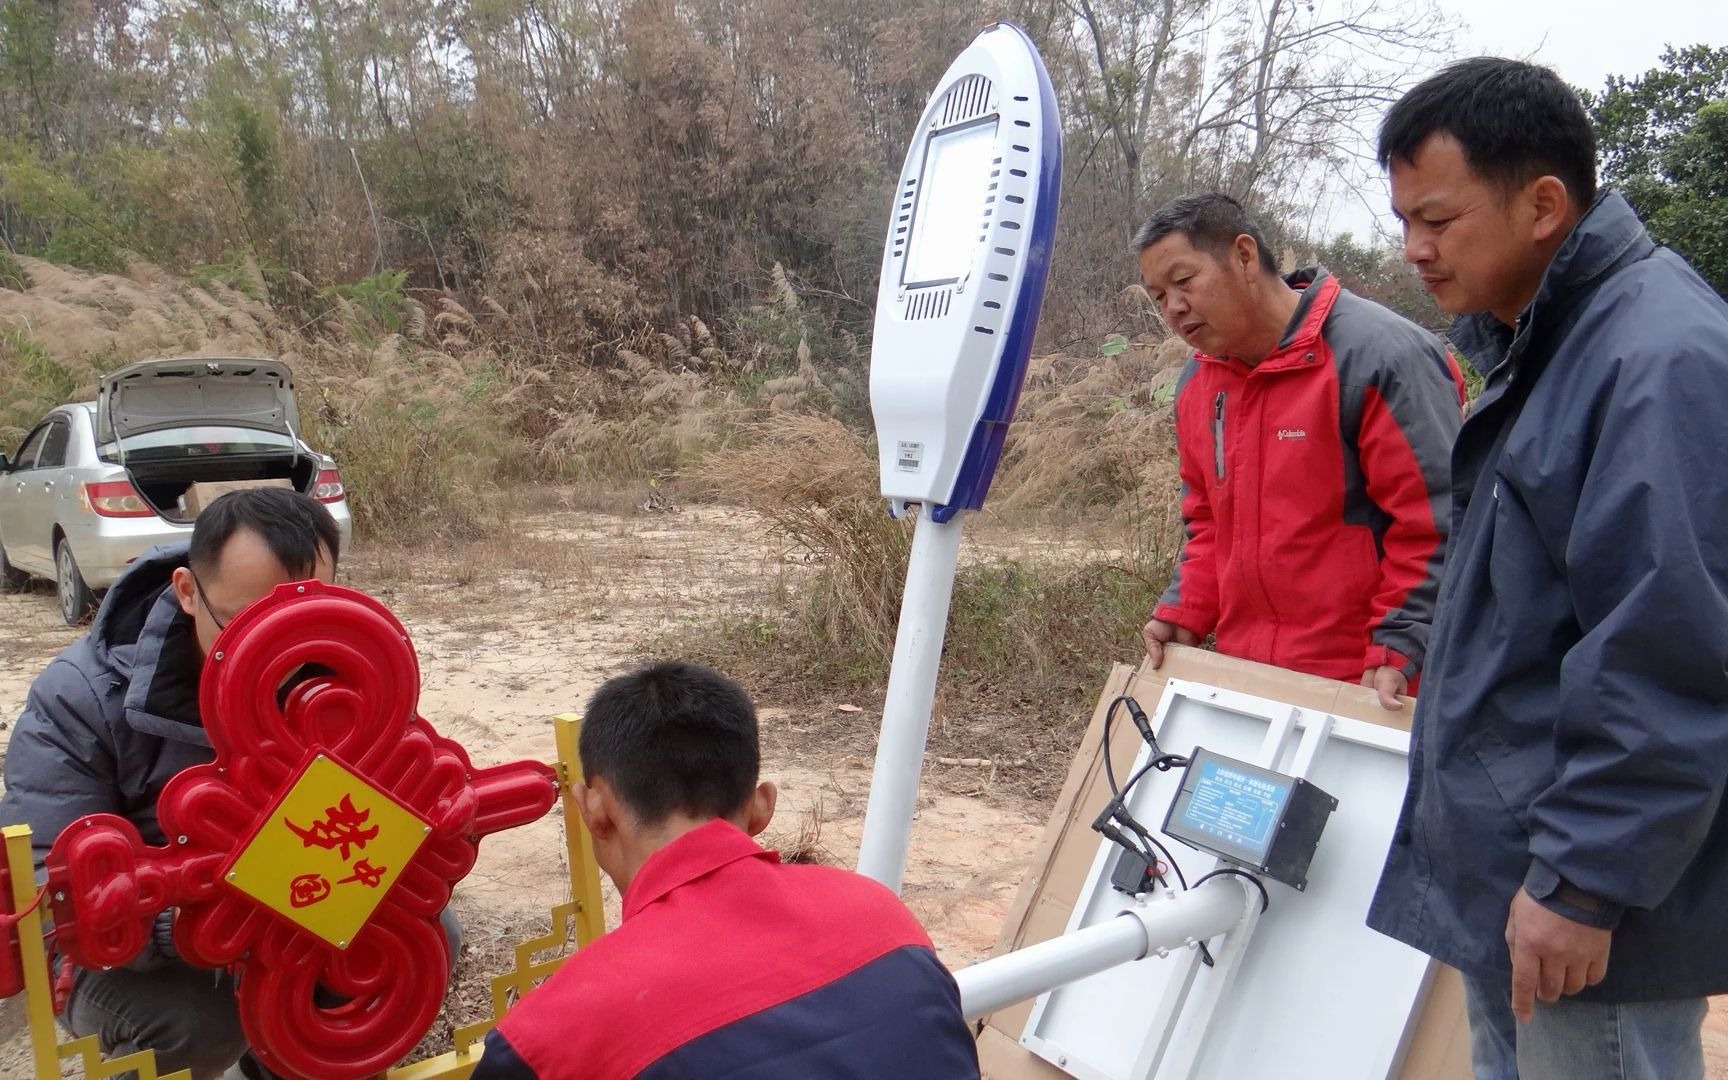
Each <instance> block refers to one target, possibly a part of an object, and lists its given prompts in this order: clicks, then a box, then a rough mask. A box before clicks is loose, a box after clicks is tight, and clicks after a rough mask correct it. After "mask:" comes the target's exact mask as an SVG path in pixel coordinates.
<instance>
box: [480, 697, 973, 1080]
mask: <svg viewBox="0 0 1728 1080" xmlns="http://www.w3.org/2000/svg"><path fill="white" fill-rule="evenodd" d="M578 750H579V752H580V754H581V757H582V771H583V775H584V777H585V780H586V783H585V784H584V785H583V786H582V787H581V788H579V789H578V790H577V795H578V796H579V803H578V805H579V806H580V808H581V811H582V819H583V820H584V821H586V822H587V824H588V830H589V832H590V833H591V834H592V835H593V838H594V857H595V859H596V861H598V862H599V864H600V868H601V869H603V870H605V871H606V873H607V875H608V876H610V877H611V878H612V881H613V883H614V884H616V885H617V886H618V891H619V892H620V893H622V894H623V899H624V919H623V922H622V923H621V924H620V925H619V926H618V928H617V929H616V930H613V931H612V932H611V933H609V934H606V935H604V936H603V937H601V938H599V939H598V940H596V941H594V942H591V943H590V944H588V945H587V946H585V947H584V948H582V949H580V950H578V951H577V952H576V953H575V954H574V955H573V956H571V957H570V958H569V959H568V960H566V961H565V963H564V966H563V967H562V968H560V969H559V970H558V972H557V974H555V975H553V976H552V977H551V978H550V979H548V980H547V981H546V982H545V984H544V985H542V986H540V987H539V988H538V989H536V990H535V991H534V992H533V993H531V994H529V995H528V996H527V997H525V998H523V999H522V1003H521V1004H520V1005H518V1006H516V1008H514V1009H512V1010H511V1011H510V1012H509V1013H508V1014H507V1015H506V1016H505V1017H504V1020H503V1021H502V1022H501V1023H500V1024H499V1025H498V1027H497V1029H496V1030H494V1031H493V1032H492V1033H491V1034H490V1035H488V1036H487V1037H486V1052H485V1054H484V1056H482V1057H481V1059H480V1064H479V1067H478V1068H476V1069H475V1071H474V1080H628V1078H631V1077H635V1078H637V1080H689V1078H692V1077H728V1078H730V1080H811V1078H815V1077H821V1078H822V1080H978V1052H977V1049H976V1048H975V1047H974V1046H973V1044H972V1029H971V1028H970V1027H969V1026H968V1025H967V1023H966V1020H965V1017H964V1016H963V1014H962V1013H961V1006H960V991H959V988H958V987H956V986H955V984H954V978H953V976H951V975H949V974H948V970H947V969H946V968H944V967H943V966H942V964H941V962H940V961H939V960H937V959H936V952H935V950H934V949H933V948H932V947H931V944H930V939H929V937H928V936H926V935H925V933H924V930H923V928H921V927H920V926H919V925H918V921H917V920H916V919H914V918H913V917H912V913H911V912H910V911H907V910H906V906H905V905H904V904H902V903H901V902H900V899H899V898H898V897H896V896H895V895H894V894H893V893H892V892H889V891H888V890H887V889H886V888H884V887H883V886H881V885H879V884H877V883H876V882H874V881H871V880H870V879H868V878H865V877H862V876H860V875H858V874H854V873H851V872H850V871H847V870H840V869H837V868H835V867H831V866H790V865H789V866H783V865H781V864H780V860H779V857H778V856H777V855H775V854H774V853H773V852H772V851H766V850H764V849H763V848H761V847H760V846H758V845H757V843H756V842H755V841H754V840H753V839H751V837H753V836H755V835H756V834H757V833H760V832H761V831H762V830H763V829H764V828H765V827H766V826H767V825H768V822H769V819H770V818H771V817H772V816H773V813H774V802H775V792H774V785H773V784H771V783H762V782H759V781H758V779H757V771H758V766H759V763H760V751H759V749H758V743H757V731H756V711H755V708H754V706H752V705H751V704H750V699H749V698H748V697H746V696H745V694H744V691H743V690H742V689H740V688H739V687H738V685H737V684H736V683H734V682H732V681H731V680H730V679H727V678H725V677H724V676H722V675H720V674H718V673H717V672H713V671H710V670H708V669H707V668H702V667H698V666H696V665H694V664H685V663H675V662H674V663H661V664H654V665H652V666H649V667H646V668H642V669H641V670H639V671H635V672H632V673H630V674H628V675H621V676H619V677H617V678H615V679H612V680H611V681H609V682H607V683H606V684H605V685H604V686H602V687H601V688H600V689H599V690H598V691H597V692H596V693H595V694H594V697H593V698H592V699H591V700H590V701H589V703H588V709H587V712H586V713H585V714H584V716H583V719H582V738H581V745H580V746H579V747H578Z"/></svg>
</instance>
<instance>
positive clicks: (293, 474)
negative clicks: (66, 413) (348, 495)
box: [96, 356, 318, 522]
mask: <svg viewBox="0 0 1728 1080" xmlns="http://www.w3.org/2000/svg"><path fill="white" fill-rule="evenodd" d="M298 420H299V416H298V409H297V406H296V405H295V401H294V381H293V376H292V375H291V374H290V373H289V371H288V367H287V365H285V364H283V363H282V362H281V361H278V360H271V359H267V358H261V357H205V356H198V357H169V358H165V359H160V360H142V361H139V362H137V363H134V364H128V365H127V366H125V367H123V368H121V369H120V370H118V371H115V372H113V373H112V374H110V375H107V376H105V377H104V378H103V380H102V383H101V388H100V391H99V393H98V398H97V404H96V431H97V437H96V441H97V445H98V447H99V450H100V453H101V456H102V457H103V459H104V460H107V461H112V462H114V463H116V464H119V465H121V466H124V467H125V469H126V471H127V473H128V474H129V475H130V477H131V480H132V486H133V487H135V488H136V489H137V490H138V493H139V494H140V495H142V496H143V497H144V501H145V502H147V503H149V504H150V506H151V508H152V509H154V510H155V511H156V512H157V513H159V514H161V515H162V516H163V517H164V518H166V519H167V520H169V521H178V522H184V521H189V520H191V518H192V515H191V514H190V513H188V512H187V511H186V510H185V508H184V507H183V506H182V505H181V496H183V495H184V494H185V493H186V489H187V488H189V487H191V486H192V485H193V484H200V483H211V482H216V481H234V480H288V481H290V482H291V483H292V484H293V485H294V488H295V489H296V490H298V491H305V492H310V491H311V490H312V486H313V484H314V483H315V482H316V479H317V475H318V459H317V458H316V457H315V456H314V455H312V454H310V453H309V452H307V450H306V447H305V445H304V444H302V443H301V442H300V439H299V431H298Z"/></svg>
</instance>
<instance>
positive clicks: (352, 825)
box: [225, 754, 432, 949]
mask: <svg viewBox="0 0 1728 1080" xmlns="http://www.w3.org/2000/svg"><path fill="white" fill-rule="evenodd" d="M431 831H432V828H431V826H430V825H428V824H427V823H426V822H425V820H424V819H422V818H421V817H420V816H419V815H418V814H415V813H414V812H413V811H412V810H409V809H408V808H407V807H405V806H403V805H402V804H401V803H399V802H397V801H396V800H395V799H393V798H391V797H390V796H389V795H387V794H385V793H384V792H382V791H379V790H378V789H377V788H375V787H373V786H372V785H371V784H369V783H367V782H366V781H365V780H362V779H361V778H360V777H358V776H356V775H354V773H353V772H351V771H349V770H348V769H347V768H346V767H344V766H343V765H342V764H340V763H339V762H337V761H336V760H335V759H334V758H331V757H330V756H328V755H326V754H319V755H317V756H316V757H314V758H313V759H312V760H311V761H309V762H307V764H306V768H305V769H304V770H302V771H301V773H300V777H299V779H297V780H295V781H294V783H293V785H292V786H291V787H289V789H288V793H287V794H286V795H284V796H282V799H281V800H280V801H279V802H278V803H277V804H276V805H275V807H273V808H272V809H271V811H270V814H269V816H268V817H266V818H265V819H264V823H263V824H262V825H260V826H259V828H258V831H257V832H256V833H254V834H253V836H252V839H251V840H249V841H248V842H247V844H246V846H245V847H244V848H243V849H241V851H240V855H239V857H238V858H236V859H235V860H234V861H233V862H232V863H230V864H229V866H228V869H227V871H226V874H225V876H226V877H227V880H228V883H229V884H230V885H233V886H234V887H235V888H237V889H239V890H240V891H241V892H244V893H246V894H247V895H248V896H251V897H252V898H254V899H255V900H257V901H258V902H259V903H261V904H263V905H264V906H266V907H268V908H270V909H271V910H273V911H276V912H277V913H279V914H280V915H282V916H283V917H284V918H287V919H289V920H292V921H293V922H294V923H296V924H298V925H299V926H301V927H303V928H305V929H306V930H309V931H311V932H312V933H314V934H316V935H318V936H319V937H321V938H323V939H324V940H325V941H328V942H329V943H330V944H332V945H334V946H336V947H337V948H338V949H346V948H347V947H348V943H349V942H351V941H353V940H354V935H355V934H357V933H359V932H360V928H361V927H362V926H364V925H366V920H367V919H369V918H371V917H372V912H373V911H374V910H375V909H376V908H377V907H378V904H379V902H380V901H382V900H383V899H384V894H385V893H387V892H389V891H390V886H391V885H393V884H395V883H396V879H397V877H398V876H400V875H401V873H402V868H403V867H405V866H407V865H408V862H409V860H411V859H413V858H414V855H415V853H416V852H418V851H419V850H420V845H421V844H423V843H425V842H426V834H427V833H429V832H431Z"/></svg>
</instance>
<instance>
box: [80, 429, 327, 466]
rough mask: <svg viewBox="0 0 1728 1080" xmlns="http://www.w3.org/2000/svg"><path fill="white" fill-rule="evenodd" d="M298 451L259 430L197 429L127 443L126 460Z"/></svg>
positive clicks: (288, 440) (108, 449) (107, 448)
mask: <svg viewBox="0 0 1728 1080" xmlns="http://www.w3.org/2000/svg"><path fill="white" fill-rule="evenodd" d="M294 449H295V446H294V440H293V438H292V437H290V436H287V435H283V434H281V433H280V432H275V431H259V430H258V429H256V428H243V427H221V426H197V427H182V428H170V429H168V430H164V431H149V432H145V433H144V434H142V435H134V436H132V437H131V438H129V439H127V440H126V457H127V458H128V459H129V460H131V461H134V462H140V461H180V460H183V459H186V458H198V457H211V456H213V455H222V454H282V453H292V452H293V451H294ZM101 452H102V456H103V457H105V458H111V457H113V456H114V454H115V444H114V443H111V442H110V443H106V444H104V445H103V446H102V448H101Z"/></svg>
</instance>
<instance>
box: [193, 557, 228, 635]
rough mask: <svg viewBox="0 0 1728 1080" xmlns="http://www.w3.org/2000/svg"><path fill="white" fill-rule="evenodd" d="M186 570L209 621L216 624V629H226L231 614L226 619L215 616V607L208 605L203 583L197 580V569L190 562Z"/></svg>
mask: <svg viewBox="0 0 1728 1080" xmlns="http://www.w3.org/2000/svg"><path fill="white" fill-rule="evenodd" d="M186 572H187V573H188V574H191V575H192V586H193V588H195V589H197V590H198V602H199V603H200V604H203V605H204V612H205V614H207V615H209V616H210V621H211V622H213V623H215V624H216V629H217V630H226V629H227V628H228V623H229V622H230V621H231V620H232V616H230V617H229V618H227V619H219V618H217V617H216V609H215V608H213V607H211V606H210V601H209V600H208V599H206V598H205V596H204V583H203V582H202V581H199V580H198V571H196V570H194V569H192V566H191V564H187V566H186Z"/></svg>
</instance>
